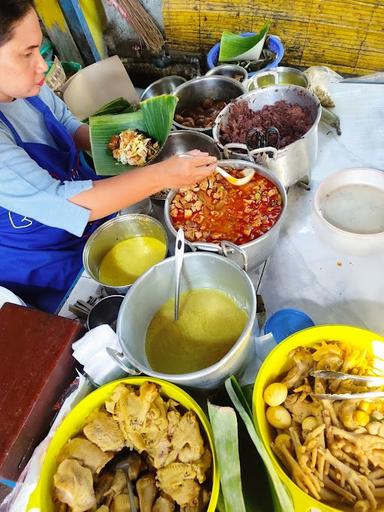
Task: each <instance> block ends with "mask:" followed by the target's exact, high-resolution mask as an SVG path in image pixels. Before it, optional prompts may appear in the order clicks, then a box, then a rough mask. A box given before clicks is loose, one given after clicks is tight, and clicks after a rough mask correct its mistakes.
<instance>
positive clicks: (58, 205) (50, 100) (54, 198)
mask: <svg viewBox="0 0 384 512" xmlns="http://www.w3.org/2000/svg"><path fill="white" fill-rule="evenodd" d="M39 97H40V98H41V99H42V101H44V103H45V104H46V105H48V106H49V108H50V109H51V111H52V112H53V114H54V115H55V117H56V118H57V119H58V120H59V121H60V122H61V123H63V125H64V126H65V127H66V128H67V130H68V131H69V133H70V134H71V135H74V133H75V132H76V130H77V129H78V128H79V127H80V126H81V124H82V123H81V122H80V121H78V120H77V119H76V118H75V117H74V116H73V115H72V114H71V113H70V112H69V110H68V109H67V107H66V105H65V103H64V102H63V101H62V100H61V99H60V98H58V97H57V96H56V95H55V94H54V93H53V92H52V91H51V89H50V88H49V87H48V86H46V85H44V86H43V87H42V88H41V91H40V94H39ZM0 110H1V111H2V112H3V114H4V115H5V116H6V117H7V119H8V120H9V121H10V123H11V124H12V125H13V126H14V128H15V129H16V131H17V132H18V134H19V135H20V137H21V139H22V140H23V141H24V142H40V143H43V144H48V145H50V146H53V147H56V146H55V143H54V142H53V140H52V138H51V136H50V134H49V133H48V132H47V131H46V128H45V123H44V120H43V118H42V116H41V114H40V113H39V112H38V111H37V110H35V108H34V107H33V106H32V105H30V104H29V103H28V102H27V101H25V100H22V99H17V100H15V101H13V102H10V103H0ZM92 186H93V185H92V181H91V180H84V181H65V182H60V181H58V180H56V179H55V178H53V177H52V176H50V174H49V173H48V172H47V171H46V170H45V169H43V168H42V167H40V166H39V165H37V163H36V162H35V161H34V160H32V159H31V158H30V157H29V156H28V155H27V153H26V152H25V151H24V150H23V149H22V148H20V147H18V146H17V145H16V142H15V140H14V138H13V136H12V134H11V132H10V131H9V129H8V127H7V126H5V125H4V124H3V123H2V122H1V121H0V206H2V207H4V208H7V209H8V210H11V211H13V212H15V213H18V214H20V215H24V216H26V217H30V218H32V219H35V220H37V221H38V222H41V223H42V224H46V225H48V226H51V227H56V228H60V229H64V230H66V231H68V232H69V233H72V234H74V235H77V236H81V235H82V233H83V231H84V229H85V226H86V225H87V223H88V221H89V217H90V211H89V210H88V209H87V208H83V207H81V206H78V205H76V204H74V203H72V202H71V201H69V200H68V198H71V197H73V196H75V195H77V194H79V193H80V192H82V191H83V190H88V189H90V188H92Z"/></svg>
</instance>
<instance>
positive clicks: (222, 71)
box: [205, 64, 248, 82]
mask: <svg viewBox="0 0 384 512" xmlns="http://www.w3.org/2000/svg"><path fill="white" fill-rule="evenodd" d="M211 75H220V76H229V78H233V79H234V80H238V81H239V82H243V81H244V80H246V79H247V78H248V71H247V70H246V69H245V68H243V67H242V66H238V65H237V64H222V65H221V66H215V67H214V68H212V69H210V70H209V71H207V72H206V73H205V76H211Z"/></svg>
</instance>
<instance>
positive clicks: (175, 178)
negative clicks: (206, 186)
mask: <svg viewBox="0 0 384 512" xmlns="http://www.w3.org/2000/svg"><path fill="white" fill-rule="evenodd" d="M216 164H217V158H216V157H215V156H210V155H209V154H208V153H203V152H202V151H199V150H198V149H194V150H192V151H188V153H185V154H184V155H175V156H172V157H171V158H169V159H168V160H164V161H163V162H160V163H158V164H154V166H158V171H159V172H160V173H161V178H160V179H161V181H162V182H163V183H164V186H163V188H180V187H187V186H190V185H193V184H194V183H198V182H199V181H201V180H203V179H204V178H206V177H207V176H209V175H210V174H212V173H213V172H214V170H215V169H216Z"/></svg>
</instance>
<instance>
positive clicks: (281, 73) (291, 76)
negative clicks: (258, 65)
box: [244, 66, 308, 92]
mask: <svg viewBox="0 0 384 512" xmlns="http://www.w3.org/2000/svg"><path fill="white" fill-rule="evenodd" d="M274 85H299V86H300V87H304V88H305V89H306V88H307V87H308V79H307V77H306V76H305V74H304V73H303V72H302V71H300V69H296V68H289V67H286V66H278V67H276V68H271V69H267V70H261V71H257V72H256V73H255V74H254V75H253V77H252V78H250V79H249V80H247V81H246V82H245V84H244V86H245V88H246V89H247V91H249V92H250V91H253V90H255V89H262V88H264V87H271V86H274Z"/></svg>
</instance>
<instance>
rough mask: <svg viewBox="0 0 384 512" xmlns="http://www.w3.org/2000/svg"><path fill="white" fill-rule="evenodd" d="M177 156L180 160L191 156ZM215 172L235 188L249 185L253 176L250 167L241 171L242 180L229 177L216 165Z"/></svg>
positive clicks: (253, 172)
mask: <svg viewBox="0 0 384 512" xmlns="http://www.w3.org/2000/svg"><path fill="white" fill-rule="evenodd" d="M178 156H179V157H181V158H188V157H191V156H193V155H188V154H182V155H178ZM215 172H217V173H219V174H221V176H222V177H223V178H225V179H226V180H227V181H228V182H229V183H231V184H232V185H235V186H237V187H241V186H242V185H246V184H247V183H249V182H250V181H251V179H252V178H253V176H254V174H255V170H254V169H251V168H250V167H245V168H244V169H242V171H241V172H242V174H243V175H244V178H235V177H233V176H231V175H230V174H229V173H228V172H227V171H224V169H222V168H221V167H219V166H218V165H217V166H216V169H215Z"/></svg>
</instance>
